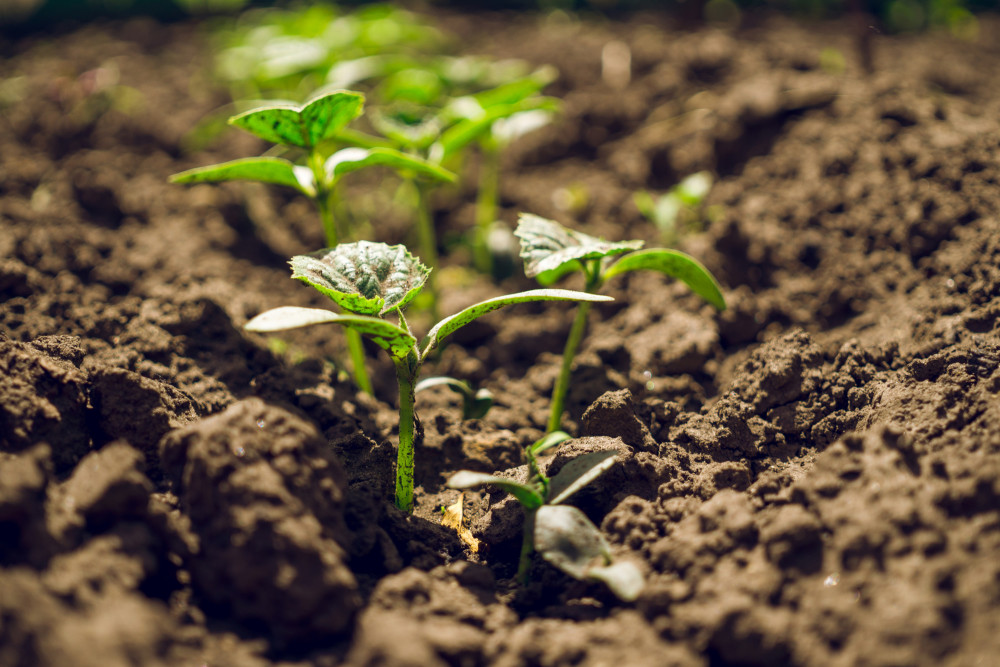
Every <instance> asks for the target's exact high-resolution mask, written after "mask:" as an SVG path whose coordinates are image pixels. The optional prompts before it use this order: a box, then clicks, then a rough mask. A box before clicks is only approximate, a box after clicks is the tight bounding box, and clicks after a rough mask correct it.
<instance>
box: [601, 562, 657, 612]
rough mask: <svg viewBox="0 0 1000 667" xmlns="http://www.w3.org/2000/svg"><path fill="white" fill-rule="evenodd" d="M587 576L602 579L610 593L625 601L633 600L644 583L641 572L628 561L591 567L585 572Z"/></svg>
mask: <svg viewBox="0 0 1000 667" xmlns="http://www.w3.org/2000/svg"><path fill="white" fill-rule="evenodd" d="M587 577H588V578H589V579H596V580H598V581H603V582H604V584H605V585H606V586H607V587H608V588H610V589H611V592H612V593H614V594H615V595H617V596H618V598H619V599H620V600H623V601H625V602H634V601H635V600H636V598H638V597H639V593H641V592H642V588H643V586H645V585H646V582H645V580H644V579H643V576H642V572H640V571H639V568H638V567H636V566H635V564H634V563H630V562H628V561H618V562H617V563H611V564H610V565H598V566H595V567H592V568H590V570H589V571H588V572H587Z"/></svg>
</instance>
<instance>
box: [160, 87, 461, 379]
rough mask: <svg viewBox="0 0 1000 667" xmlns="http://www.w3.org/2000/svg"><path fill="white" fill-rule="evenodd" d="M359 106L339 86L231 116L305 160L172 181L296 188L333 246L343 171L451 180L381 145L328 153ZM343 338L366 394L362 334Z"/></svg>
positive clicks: (209, 169)
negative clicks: (379, 168) (386, 170)
mask: <svg viewBox="0 0 1000 667" xmlns="http://www.w3.org/2000/svg"><path fill="white" fill-rule="evenodd" d="M363 106H364V96H363V95H361V94H360V93H356V92H352V91H346V90H338V91H333V92H329V93H325V94H321V95H319V96H317V97H314V98H312V99H311V100H309V101H308V102H306V103H305V104H303V105H295V104H290V103H285V102H275V103H271V104H267V105H264V106H260V107H256V108H254V109H250V110H249V111H245V112H243V113H241V114H237V115H236V116H233V117H232V118H230V119H229V123H230V124H231V125H235V126H236V127H239V128H242V129H244V130H246V131H247V132H250V133H252V134H255V135H257V136H258V137H260V138H261V139H264V140H265V141H270V142H272V143H275V144H278V145H281V146H285V147H289V148H292V149H300V150H302V151H304V153H305V164H304V165H300V164H296V163H294V162H292V161H291V160H288V159H285V158H280V157H253V158H242V159H239V160H231V161H229V162H223V163H221V164H214V165H209V166H206V167H198V168H196V169H189V170H187V171H182V172H180V173H179V174H174V175H173V176H171V177H170V180H171V182H173V183H208V182H210V183H217V182H220V181H233V180H250V181H260V182H263V183H274V184H277V185H284V186H287V187H291V188H294V189H296V190H298V191H299V192H301V193H302V194H304V195H305V196H307V197H309V198H310V199H311V200H312V201H313V202H314V203H315V205H316V208H317V209H318V211H319V215H320V219H321V220H322V223H323V232H324V235H325V236H326V244H327V245H328V246H330V247H333V246H335V245H337V243H338V241H339V238H340V232H339V230H338V225H337V221H336V219H335V218H334V202H335V198H336V192H337V186H338V184H339V183H340V180H341V178H343V177H344V176H345V175H347V174H349V173H351V172H354V171H357V170H359V169H364V168H365V167H369V166H376V165H384V166H387V167H390V168H392V169H394V170H396V171H397V172H400V173H402V174H405V175H406V176H407V177H410V178H415V177H416V176H415V175H417V174H419V175H422V176H426V177H429V178H435V179H440V180H445V181H452V180H454V179H455V176H454V174H452V173H451V172H449V171H447V170H446V169H442V168H441V167H439V166H436V165H433V164H430V163H428V162H427V161H425V160H422V159H420V158H418V157H415V156H413V155H408V154H406V153H402V152H400V151H397V150H395V149H393V148H388V147H385V146H373V147H370V148H361V147H357V146H355V147H350V148H344V149H341V150H339V151H336V152H334V153H333V154H331V155H326V150H325V147H326V146H327V145H328V144H329V140H330V139H331V138H333V137H334V136H336V135H337V134H338V132H340V131H341V130H343V129H344V128H345V127H346V126H347V124H348V123H350V122H351V121H352V120H354V119H355V118H357V117H358V116H359V115H360V114H361V111H362V108H363ZM347 342H348V349H349V352H350V355H351V361H352V365H353V367H354V377H355V381H356V382H357V384H358V387H359V388H361V390H362V391H364V392H367V393H369V394H370V393H372V386H371V380H370V379H369V378H368V374H367V371H366V370H365V365H364V349H363V348H362V345H361V339H360V338H359V337H358V336H357V334H356V333H355V332H354V331H353V330H352V331H350V332H349V333H348V336H347Z"/></svg>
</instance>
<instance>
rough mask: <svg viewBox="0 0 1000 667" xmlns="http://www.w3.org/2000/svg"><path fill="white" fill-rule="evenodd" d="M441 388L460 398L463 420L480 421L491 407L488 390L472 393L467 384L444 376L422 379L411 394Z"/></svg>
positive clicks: (490, 393)
mask: <svg viewBox="0 0 1000 667" xmlns="http://www.w3.org/2000/svg"><path fill="white" fill-rule="evenodd" d="M442 386H444V387H448V388H449V389H451V390H452V391H453V392H455V393H456V394H458V395H459V396H461V397H462V418H463V419H482V418H483V417H485V416H486V413H487V412H489V411H490V408H491V407H493V394H492V392H490V390H488V389H480V390H479V391H473V389H472V387H471V386H470V385H469V383H468V382H466V381H464V380H459V379H457V378H453V377H448V376H444V375H441V376H436V377H429V378H424V379H423V380H421V381H420V382H418V383H417V384H416V386H415V387H414V388H413V392H414V393H419V392H420V391H422V390H424V389H430V388H431V387H442Z"/></svg>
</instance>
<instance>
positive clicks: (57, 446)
mask: <svg viewBox="0 0 1000 667" xmlns="http://www.w3.org/2000/svg"><path fill="white" fill-rule="evenodd" d="M442 22H443V24H444V25H445V27H447V28H448V29H450V30H452V31H453V32H454V33H455V34H457V35H460V36H461V37H462V40H463V42H464V43H465V45H466V46H465V49H466V50H467V51H468V52H470V53H486V54H491V55H494V56H498V57H511V56H520V57H524V58H527V59H529V60H531V61H532V62H536V63H539V64H541V63H551V64H554V65H556V66H557V67H558V68H559V70H560V72H561V78H560V79H559V81H558V82H557V83H556V84H555V85H554V86H553V87H552V89H551V92H552V93H553V94H556V95H558V96H559V97H561V98H563V100H564V107H563V116H562V118H561V120H560V121H559V122H558V123H557V124H556V125H554V126H552V127H550V128H547V129H545V130H543V131H541V132H538V133H536V134H534V135H532V136H530V137H527V138H525V139H524V140H522V141H521V142H519V143H518V144H517V145H515V146H514V147H513V148H512V150H511V151H510V153H509V154H508V156H507V159H506V162H505V169H504V181H503V186H502V194H503V202H502V203H503V207H504V217H505V218H506V219H508V220H513V219H514V217H515V216H516V213H517V211H522V210H525V211H531V212H534V213H537V214H540V215H543V216H547V217H553V218H557V219H560V220H563V221H565V222H567V223H570V224H573V225H574V226H576V227H578V228H580V229H582V230H585V231H587V232H589V233H593V234H600V235H604V236H606V237H608V238H613V239H620V238H642V239H645V240H647V241H648V242H650V243H651V244H655V243H656V240H657V239H656V232H655V229H654V228H653V227H652V226H651V225H650V224H649V223H648V222H645V221H644V220H643V219H642V218H641V216H640V215H639V213H638V211H637V210H636V209H635V206H634V204H632V200H631V193H632V192H633V191H635V190H637V189H640V188H647V189H653V190H660V191H662V190H664V189H666V188H667V187H669V186H670V185H672V184H673V183H674V182H676V180H678V179H679V178H681V177H683V176H684V175H687V174H689V173H692V172H694V171H697V170H701V169H709V170H712V171H713V172H714V173H715V174H716V175H717V177H718V179H719V180H718V182H717V184H716V186H715V187H714V189H713V190H712V193H711V195H710V197H709V202H708V203H709V205H710V206H711V210H712V211H714V212H715V213H714V214H713V215H712V216H711V217H712V220H711V223H710V224H708V225H707V227H706V229H705V231H704V232H703V233H699V234H695V235H692V236H690V237H688V238H686V239H685V240H684V241H683V247H684V248H685V249H686V250H688V251H689V252H691V253H693V254H694V255H696V256H697V257H699V258H701V259H702V260H703V261H704V262H705V264H706V265H707V266H708V267H709V268H710V269H711V270H712V271H713V272H714V273H715V275H716V276H718V277H719V279H720V282H721V283H722V284H723V286H724V292H725V295H726V298H727V301H728V303H729V309H728V310H727V311H725V312H724V313H721V314H720V313H716V312H714V311H713V310H712V308H711V307H710V306H707V305H704V304H703V303H702V302H700V301H699V300H698V299H697V298H696V297H694V296H693V295H691V294H690V293H689V292H687V290H686V289H685V288H684V287H682V286H679V285H676V284H671V283H670V282H669V281H667V280H666V279H665V278H663V277H661V276H658V275H650V274H642V275H640V274H633V275H631V276H628V277H625V278H624V279H621V280H620V281H619V282H616V283H613V284H612V285H610V286H609V288H608V290H607V291H608V293H609V294H611V295H613V296H614V297H616V299H617V301H616V302H615V303H613V304H610V305H609V306H602V307H598V308H595V309H594V313H593V317H592V320H591V330H590V333H589V336H588V339H587V341H586V343H585V346H584V350H583V352H582V354H581V355H580V357H579V360H578V363H577V367H576V370H575V376H574V377H575V380H576V381H575V383H574V386H573V388H572V391H571V393H570V400H569V417H570V418H569V420H568V422H567V423H568V426H569V427H570V428H571V430H572V431H573V432H574V434H575V435H578V436H579V438H578V439H577V440H575V441H574V442H572V443H571V444H570V445H569V446H568V447H567V448H566V450H565V451H564V452H562V453H560V454H559V455H558V456H560V457H563V459H564V458H565V457H568V456H570V455H572V454H574V453H578V452H583V451H590V450H594V449H604V448H615V449H618V450H619V451H620V452H621V454H620V458H619V463H618V464H617V465H616V466H615V467H614V468H612V469H611V470H610V471H609V472H608V473H607V474H606V475H605V476H604V477H602V478H601V479H600V480H599V482H598V483H597V484H596V485H595V487H594V488H592V489H589V490H588V491H586V492H583V493H582V494H581V495H580V496H579V498H580V500H579V505H580V507H581V508H582V509H583V510H584V511H586V513H587V514H588V515H589V516H590V517H591V518H592V519H593V520H594V521H595V522H596V523H598V525H600V526H601V528H602V530H603V531H604V533H605V534H606V536H607V537H608V539H609V540H610V541H611V543H612V544H613V548H614V550H615V552H616V555H617V556H618V557H619V558H622V559H629V560H632V561H633V562H635V563H636V564H638V565H639V566H640V568H641V569H642V570H643V572H644V573H645V575H646V577H647V586H646V589H645V590H644V592H643V593H642V595H641V596H640V598H639V599H638V600H637V601H636V602H635V603H631V604H623V603H620V602H618V601H617V600H616V599H615V598H614V597H613V596H611V595H610V594H609V593H608V592H607V591H606V590H604V589H603V588H601V587H600V586H598V585H596V584H585V583H580V582H575V581H572V580H569V579H568V578H566V577H565V576H563V575H561V574H559V573H558V572H557V571H555V570H553V569H552V568H550V567H548V566H546V565H545V564H543V563H541V562H539V563H536V564H535V568H534V576H533V581H532V583H531V584H530V585H528V586H526V587H519V586H517V585H516V584H514V583H513V581H512V575H513V570H514V567H515V561H516V554H517V548H518V539H519V533H520V525H519V522H520V515H519V513H518V511H517V510H516V507H512V506H511V503H510V501H509V500H505V499H504V497H503V494H500V493H497V494H493V495H490V494H469V495H467V497H466V500H467V501H468V502H467V512H468V513H469V514H470V516H471V528H472V531H473V534H474V535H476V536H477V537H478V538H479V539H480V540H481V542H482V546H481V548H480V550H479V552H477V553H473V552H471V551H470V550H468V549H467V548H466V546H465V544H464V543H463V542H462V541H461V540H460V539H459V537H458V535H457V534H456V533H455V532H454V531H452V530H450V529H446V528H444V527H442V526H441V525H440V517H441V513H440V510H439V508H440V507H441V505H444V504H451V503H452V502H454V501H455V500H456V499H457V495H458V494H457V493H456V492H454V491H449V490H448V489H446V488H445V487H444V481H445V480H446V479H447V477H448V476H449V475H450V474H451V473H452V472H454V471H456V470H458V469H461V468H469V469H474V470H481V471H486V472H493V471H502V470H505V469H509V468H514V467H516V466H518V465H520V463H521V460H520V449H521V448H522V447H523V446H524V445H525V444H527V443H530V442H532V441H533V440H534V439H535V438H537V437H539V436H540V435H541V433H542V429H544V426H545V418H546V409H547V401H548V396H549V393H550V391H551V387H552V384H553V381H554V377H555V374H556V372H557V369H558V356H557V355H558V353H559V351H560V350H561V346H562V343H563V340H564V338H565V336H566V333H567V331H568V328H569V323H570V320H571V317H572V314H571V311H570V310H569V309H567V308H563V307H545V308H542V307H527V306H525V307H519V308H514V309H510V310H509V311H507V312H506V313H505V314H504V315H499V316H490V317H489V318H486V319H484V320H482V321H481V322H480V323H479V324H477V325H475V326H470V327H468V328H467V329H465V330H463V332H462V333H461V334H460V335H458V336H456V340H455V341H454V343H453V344H452V345H450V346H449V347H448V348H447V350H446V351H445V353H444V354H443V356H442V357H441V359H440V360H439V361H438V362H437V363H436V366H435V367H433V368H430V369H428V371H429V372H435V373H450V374H454V375H457V376H459V377H463V378H466V379H469V380H471V381H473V382H475V383H478V384H479V385H481V386H484V387H487V388H489V389H490V390H492V391H493V392H494V394H496V396H497V406H496V407H495V408H494V409H493V410H492V411H491V412H490V413H489V415H488V416H487V417H486V418H485V419H484V420H481V421H466V422H462V421H461V419H460V413H459V411H458V405H457V401H456V399H455V397H454V396H452V395H450V394H448V393H447V392H446V391H440V392H439V391H437V390H435V391H431V392H427V393H426V394H421V395H420V396H419V398H418V411H419V414H420V417H421V422H422V426H423V430H424V443H423V444H422V446H420V448H419V449H418V452H417V456H418V462H417V484H418V487H419V488H418V494H417V511H416V513H415V515H414V516H413V517H405V516H403V515H401V514H400V513H399V512H398V511H396V510H395V509H394V508H393V507H392V506H391V503H390V502H389V498H390V496H391V485H392V466H393V461H394V456H395V452H394V445H393V438H394V434H393V425H394V419H395V418H394V413H393V408H392V404H393V402H394V388H393V377H392V373H391V366H390V365H389V364H388V363H387V362H386V360H385V359H384V358H381V357H379V356H378V351H377V350H376V349H374V348H373V349H372V350H370V357H371V362H372V365H373V366H372V367H373V369H374V372H375V382H376V394H377V399H372V398H370V397H367V396H364V395H358V394H357V393H356V392H355V391H354V390H353V389H352V387H351V385H350V383H349V382H347V381H346V380H344V379H343V374H341V373H338V369H337V367H336V365H335V364H334V363H333V362H331V359H334V358H339V357H340V356H342V353H343V344H342V339H341V337H340V335H339V333H338V332H336V331H333V330H330V329H324V328H321V327H320V328H315V329H312V330H303V331H297V332H292V333H289V334H288V335H287V336H286V337H284V338H283V339H282V342H281V344H280V345H278V344H276V343H275V342H273V341H268V340H266V339H264V338H263V337H260V336H256V335H249V334H246V333H244V332H243V331H242V329H241V327H242V325H243V324H244V323H245V322H246V321H247V319H248V318H249V317H251V316H253V315H254V314H256V313H258V312H260V311H262V310H264V309H266V308H270V307H274V306H278V305H287V304H298V305H313V306H323V305H325V304H324V302H323V299H322V297H320V296H319V295H316V294H314V293H311V290H309V289H308V288H306V287H304V286H302V285H299V284H298V283H294V282H293V281H291V280H289V279H288V270H287V267H286V265H285V262H286V260H287V258H288V257H289V256H290V255H292V254H295V253H300V252H308V251H311V250H314V249H316V248H318V247H320V245H321V244H322V242H321V234H320V231H319V230H320V226H319V224H318V220H317V219H316V217H315V214H314V213H313V212H312V211H311V209H310V207H309V204H308V202H304V201H302V200H300V199H298V198H296V197H293V196H290V195H288V194H286V193H283V192H279V191H277V190H276V189H269V188H264V187H257V186H251V185H248V184H227V185H225V186H199V187H193V188H182V187H180V186H173V185H169V184H168V183H167V182H166V177H167V176H168V175H169V174H171V173H173V172H175V171H179V170H181V169H184V168H188V167H191V166H196V165H200V164H207V163H209V162H212V161H217V160H222V159H229V158H235V157H241V156H246V155H251V154H254V153H255V152H257V151H260V150H261V148H262V147H261V146H260V145H259V144H257V143H256V142H255V141H254V140H252V139H250V138H245V137H241V136H238V133H235V132H234V133H231V134H226V135H224V136H223V137H222V138H221V139H220V140H219V141H217V142H216V143H215V144H213V145H212V148H211V149H210V150H204V151H200V152H190V151H188V150H186V149H185V146H187V145H188V144H187V143H186V139H185V137H186V133H187V132H188V131H189V130H190V129H191V128H192V127H194V126H195V125H196V124H197V123H198V121H199V120H200V119H201V118H202V117H204V116H205V115H206V114H207V113H209V112H210V111H211V110H212V109H213V108H216V107H218V106H219V105H222V104H224V103H225V101H226V99H225V96H224V95H223V94H222V93H221V92H219V91H217V90H216V89H214V88H213V87H211V85H210V83H209V80H208V79H207V77H206V75H205V69H204V64H205V63H206V62H207V58H208V54H207V50H206V47H205V43H204V41H203V40H202V38H201V36H200V35H201V33H199V32H198V31H197V30H196V26H193V25H187V24H182V25H171V26H162V25H157V24H155V23H152V22H149V21H142V20H139V21H131V22H127V23H114V24H107V25H98V26H91V27H86V28H82V29H79V30H76V31H74V32H69V33H67V34H63V35H60V36H58V37H41V36H36V37H32V38H28V39H25V40H23V41H19V42H13V43H6V44H3V45H2V52H3V54H4V67H3V71H4V75H3V76H4V79H3V80H2V81H0V104H2V106H3V113H2V115H0V142H2V144H0V294H2V297H0V298H2V303H0V665H4V666H6V665H18V666H21V665H24V666H27V665H79V666H88V665H100V666H101V667H111V666H116V665H143V666H154V665H188V664H190V665H201V664H208V665H219V666H223V665H240V666H241V667H245V666H253V665H271V664H285V665H290V664H316V665H333V664H346V665H352V666H353V665H358V666H360V665H420V666H433V665H462V666H465V665H497V666H514V665H544V666H556V665H609V664H619V665H657V666H660V665H674V664H677V665H723V664H734V665H735V664H739V665H768V664H794V665H824V666H825V665H989V664H995V663H996V660H997V656H998V655H1000V426H998V425H1000V402H998V401H997V392H998V390H1000V345H998V341H997V335H996V334H997V327H998V318H1000V300H998V298H997V297H998V295H1000V268H998V266H1000V234H998V231H1000V219H998V214H997V212H998V202H1000V194H998V181H1000V160H998V149H1000V121H998V119H1000V88H998V86H997V79H996V77H995V76H994V75H993V73H994V72H995V71H996V69H997V67H998V65H1000V49H998V47H997V46H996V45H998V44H1000V23H997V22H996V21H991V20H989V19H986V20H984V21H983V23H982V25H981V28H982V31H981V35H980V41H979V43H978V45H973V44H967V43H960V42H955V41H952V40H951V39H950V38H947V37H944V36H937V35H923V36H919V37H910V38H889V37H883V36H877V37H876V39H875V42H874V44H875V47H876V60H875V71H874V73H872V74H866V73H865V72H864V71H862V69H861V68H860V66H859V65H858V63H857V59H856V57H855V52H854V51H853V48H852V45H853V44H854V41H853V37H852V35H851V34H850V33H849V32H848V31H847V30H846V29H845V28H844V27H843V26H838V25H812V26H797V25H793V24H789V23H785V22H781V21H767V22H764V23H762V24H760V25H758V26H757V27H753V28H746V29H744V30H743V31H741V32H738V33H726V32H720V31H717V30H710V29H702V30H698V31H694V32H690V31H689V32H682V31H678V30H674V29H672V28H671V27H670V26H669V25H668V24H666V23H665V22H663V21H662V20H661V19H659V18H657V17H651V16H645V17H641V18H637V19H633V20H630V21H627V22H624V23H583V24H580V23H569V22H566V21H562V20H558V19H548V20H543V19H537V18H534V17H512V16H445V17H443V18H442ZM611 40H619V41H622V42H624V43H625V44H627V45H628V46H629V48H630V51H631V57H632V77H631V81H630V82H628V83H627V84H626V83H625V82H622V81H608V80H604V79H602V76H601V65H600V63H601V50H602V48H603V47H604V45H605V44H607V43H608V42H609V41H611ZM829 49H836V50H838V52H839V53H840V54H841V55H842V56H843V57H844V59H845V60H846V69H842V70H841V69H839V68H838V67H837V66H836V63H837V62H838V61H837V59H836V58H832V59H831V58H830V54H831V53H834V52H833V51H830V50H829ZM824 50H826V51H824ZM821 55H822V57H821ZM831 63H832V64H831ZM358 187H360V186H358ZM571 192H573V193H577V196H573V197H567V196H566V195H567V193H571ZM581 192H582V193H585V195H584V196H582V197H581V196H578V195H579V193H581ZM570 200H572V201H576V202H577V203H578V206H577V207H576V208H575V209H572V210H567V208H566V204H567V201H570ZM471 201H472V194H471V193H470V192H468V191H458V192H453V193H450V194H448V195H447V196H446V197H443V198H442V199H441V200H439V201H438V210H437V211H436V214H437V218H438V220H439V222H440V223H441V225H442V226H443V227H447V228H448V229H452V230H461V229H462V228H466V227H468V226H469V224H470V223H471V209H470V203H471ZM373 227H374V229H375V232H374V234H375V237H376V238H377V239H378V240H387V241H393V242H395V241H399V240H400V239H399V238H398V237H399V235H400V232H399V231H398V230H397V231H394V229H395V228H394V227H393V226H392V225H387V227H386V228H385V230H384V232H383V231H380V227H379V225H378V224H374V225H373ZM451 261H452V263H455V264H457V263H460V261H461V258H460V256H456V257H454V258H453V259H452V260H451ZM528 287H530V284H529V283H528V282H527V281H526V280H525V279H523V278H520V279H518V278H512V279H510V280H509V281H508V282H507V283H505V284H504V285H503V286H501V287H496V286H492V285H490V284H487V283H485V282H480V283H477V284H474V285H472V286H471V287H469V288H463V289H459V288H457V287H456V288H455V292H454V293H453V294H452V295H450V296H448V297H447V298H446V300H445V305H444V312H446V313H448V312H453V311H454V310H455V309H457V308H459V307H461V306H464V305H467V304H469V303H471V302H473V301H474V300H476V299H479V298H482V297H484V296H489V295H494V294H499V293H500V291H501V290H502V289H503V290H505V289H526V288H528ZM416 321H418V322H419V317H417V320H416ZM557 463H558V461H554V462H553V463H552V465H555V464H557Z"/></svg>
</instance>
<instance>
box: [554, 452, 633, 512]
mask: <svg viewBox="0 0 1000 667" xmlns="http://www.w3.org/2000/svg"><path fill="white" fill-rule="evenodd" d="M617 456H618V452H617V451H615V450H613V449H605V450H602V451H599V452H589V453H587V454H582V455H580V456H578V457H576V458H575V459H573V460H572V461H570V462H569V463H567V464H566V465H564V466H563V467H562V469H561V470H559V473H558V474H556V475H555V476H554V477H553V478H552V479H551V480H549V500H548V502H549V504H551V505H558V504H560V503H563V502H565V501H566V500H568V499H569V497H570V496H572V495H573V494H574V493H576V492H577V491H579V490H580V489H582V488H584V487H585V486H587V485H588V484H590V483H591V482H592V481H594V480H595V479H597V478H598V477H600V476H601V475H602V474H603V473H604V471H605V470H607V469H608V468H610V467H611V466H613V465H614V464H615V458H616V457H617Z"/></svg>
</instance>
